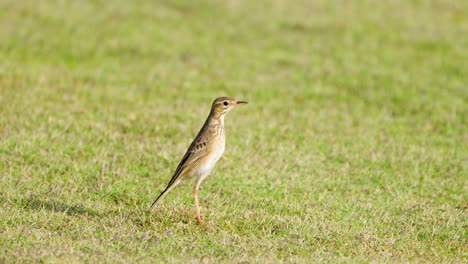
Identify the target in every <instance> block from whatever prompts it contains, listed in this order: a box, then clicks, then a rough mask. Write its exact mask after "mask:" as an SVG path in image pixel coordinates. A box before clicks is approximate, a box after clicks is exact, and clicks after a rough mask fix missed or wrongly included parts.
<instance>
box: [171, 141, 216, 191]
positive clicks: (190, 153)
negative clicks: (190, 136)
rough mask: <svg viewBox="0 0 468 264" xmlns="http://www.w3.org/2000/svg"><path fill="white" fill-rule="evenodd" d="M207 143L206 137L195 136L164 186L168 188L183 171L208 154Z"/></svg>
mask: <svg viewBox="0 0 468 264" xmlns="http://www.w3.org/2000/svg"><path fill="white" fill-rule="evenodd" d="M207 145H208V140H207V139H204V138H196V139H195V140H194V142H193V143H192V144H191V145H190V147H189V149H188V150H187V152H186V153H185V155H184V157H183V158H182V160H181V161H180V163H179V165H178V166H177V169H176V170H175V172H174V175H173V176H172V178H171V180H170V181H169V183H168V184H167V187H166V188H169V187H170V186H171V185H172V184H173V183H174V182H175V181H176V180H177V178H179V176H180V175H181V174H182V173H183V172H185V171H187V170H188V169H190V168H192V167H193V166H194V165H195V164H197V161H199V160H200V159H201V158H203V157H204V156H206V155H207V154H208V151H207V147H206V146H207Z"/></svg>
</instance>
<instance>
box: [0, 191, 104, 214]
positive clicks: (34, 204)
mask: <svg viewBox="0 0 468 264" xmlns="http://www.w3.org/2000/svg"><path fill="white" fill-rule="evenodd" d="M0 202H1V203H6V202H10V203H12V204H15V205H17V206H19V207H22V208H23V209H28V210H41V209H45V210H48V211H51V212H56V213H63V214H67V215H87V216H99V214H98V213H97V212H95V211H93V210H91V209H89V208H86V207H82V206H80V205H68V204H65V203H62V202H57V201H54V200H52V199H48V200H41V199H38V198H36V197H33V196H32V197H29V198H26V197H25V198H19V199H15V198H13V199H5V198H3V197H0Z"/></svg>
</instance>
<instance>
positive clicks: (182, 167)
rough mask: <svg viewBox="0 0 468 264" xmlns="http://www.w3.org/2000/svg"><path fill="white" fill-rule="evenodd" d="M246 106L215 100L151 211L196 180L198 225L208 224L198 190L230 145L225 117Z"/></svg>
mask: <svg viewBox="0 0 468 264" xmlns="http://www.w3.org/2000/svg"><path fill="white" fill-rule="evenodd" d="M243 104H247V102H243V101H237V100H234V99H233V98H229V97H219V98H217V99H216V100H214V102H213V104H212V106H211V111H210V114H209V115H208V118H207V119H206V121H205V124H204V125H203V127H202V128H201V130H200V132H198V134H197V136H196V137H195V139H194V140H193V142H192V144H190V147H189V148H188V150H187V152H186V153H185V155H184V157H183V158H182V160H181V161H180V163H179V166H177V169H176V170H175V172H174V175H173V176H172V178H171V180H170V181H169V183H168V184H167V187H166V188H165V189H164V191H163V192H162V193H161V194H160V195H159V196H158V198H156V200H155V201H154V202H153V204H152V205H151V207H150V210H152V209H154V207H155V206H156V204H157V203H158V202H159V201H160V200H161V199H162V198H163V197H164V196H166V194H167V193H168V192H170V191H171V190H172V189H173V188H174V187H175V186H177V185H178V184H179V183H180V182H181V181H182V180H184V179H188V178H196V182H195V185H194V187H193V196H194V198H195V210H196V213H197V220H198V222H199V223H200V224H202V225H205V223H204V222H203V220H202V217H201V215H200V205H199V203H198V193H197V192H198V188H199V187H200V184H201V183H202V181H203V180H204V179H205V178H206V177H207V176H208V175H209V174H210V172H211V170H212V169H213V167H214V166H215V164H216V162H217V161H218V160H219V158H221V156H222V155H223V153H224V147H225V142H226V140H225V136H224V117H225V116H226V114H227V113H228V112H229V111H231V110H232V109H233V108H234V107H236V106H238V105H243Z"/></svg>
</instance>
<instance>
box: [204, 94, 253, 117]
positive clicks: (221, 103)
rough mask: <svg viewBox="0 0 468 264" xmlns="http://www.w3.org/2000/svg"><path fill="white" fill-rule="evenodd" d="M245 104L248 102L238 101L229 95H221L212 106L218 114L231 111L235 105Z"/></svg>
mask: <svg viewBox="0 0 468 264" xmlns="http://www.w3.org/2000/svg"><path fill="white" fill-rule="evenodd" d="M244 104H247V102H244V101H237V100H235V99H233V98H229V97H219V98H216V100H214V102H213V106H212V107H211V111H212V112H214V113H217V114H226V113H227V112H229V111H231V110H232V109H233V108H234V107H237V106H239V105H244Z"/></svg>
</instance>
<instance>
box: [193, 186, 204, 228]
mask: <svg viewBox="0 0 468 264" xmlns="http://www.w3.org/2000/svg"><path fill="white" fill-rule="evenodd" d="M199 186H200V183H199V182H198V181H197V183H196V184H195V186H194V187H193V197H194V198H195V210H196V212H197V221H198V223H200V225H206V224H205V222H203V220H202V216H201V214H200V204H199V203H198V187H199Z"/></svg>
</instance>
